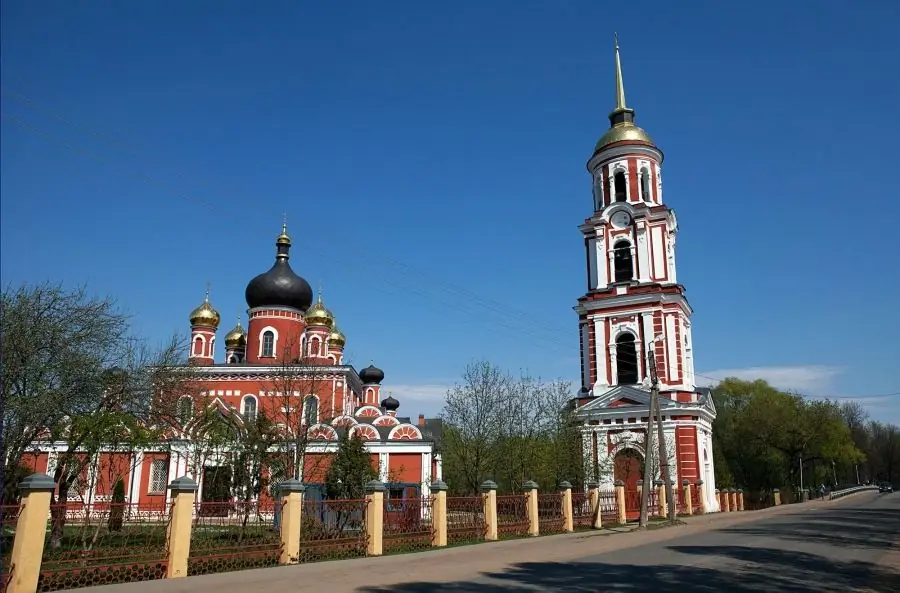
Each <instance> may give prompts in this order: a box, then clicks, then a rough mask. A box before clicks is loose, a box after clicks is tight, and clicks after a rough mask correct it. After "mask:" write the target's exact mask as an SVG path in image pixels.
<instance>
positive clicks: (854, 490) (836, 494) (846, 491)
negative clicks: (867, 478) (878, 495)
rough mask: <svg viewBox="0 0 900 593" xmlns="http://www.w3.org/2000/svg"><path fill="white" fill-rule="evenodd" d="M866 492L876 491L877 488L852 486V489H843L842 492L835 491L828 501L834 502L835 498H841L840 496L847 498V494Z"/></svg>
mask: <svg viewBox="0 0 900 593" xmlns="http://www.w3.org/2000/svg"><path fill="white" fill-rule="evenodd" d="M866 490H878V486H854V487H853V488H844V489H843V490H836V491H834V492H832V493H831V496H830V497H829V499H828V500H834V499H835V498H841V497H842V496H847V495H848V494H856V493H857V492H865V491H866Z"/></svg>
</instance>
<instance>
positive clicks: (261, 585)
mask: <svg viewBox="0 0 900 593" xmlns="http://www.w3.org/2000/svg"><path fill="white" fill-rule="evenodd" d="M850 498H852V497H846V498H843V499H840V500H841V501H843V500H847V499H850ZM837 502H839V501H837V500H836V501H819V502H818V503H817V502H810V503H806V504H802V505H800V504H795V505H783V506H779V507H770V508H768V509H762V510H759V511H744V512H740V513H714V514H709V515H699V516H695V517H683V518H682V519H681V520H682V521H684V523H685V524H684V525H678V526H669V527H657V528H651V529H648V530H636V528H635V527H634V526H633V525H628V526H616V527H613V528H610V529H604V530H602V531H582V532H576V533H568V534H563V535H551V536H545V537H538V538H527V539H518V540H509V541H500V542H490V543H480V544H472V545H467V546H458V547H453V548H446V549H443V550H432V551H427V552H418V553H413V554H398V555H394V556H382V557H380V558H359V559H355V560H335V561H330V562H319V563H314V564H302V565H295V566H283V567H276V568H263V569H255V570H243V571H236V572H226V573H217V574H211V575H203V576H197V577H188V578H184V579H173V580H159V581H145V582H141V583H126V584H120V585H106V586H101V587H94V588H91V589H90V591H91V593H151V592H153V593H157V592H158V593H244V592H251V591H257V590H262V589H267V590H278V591H284V592H288V591H289V592H297V593H304V592H313V591H315V592H316V593H320V592H321V591H322V589H323V587H327V588H328V589H329V590H330V591H334V592H335V593H337V592H341V591H354V590H356V589H357V588H358V587H362V586H370V587H371V586H390V585H395V584H398V583H401V582H408V581H410V580H428V581H430V582H440V583H446V582H453V581H458V580H459V579H463V578H468V577H474V576H477V575H478V574H480V573H482V572H488V571H495V570H498V569H500V568H502V567H504V566H507V565H510V564H514V563H520V562H529V561H541V562H560V561H566V560H572V559H575V558H581V557H584V556H589V555H593V554H601V553H604V552H608V551H611V550H619V549H627V548H632V547H636V546H641V545H644V544H649V543H654V542H660V541H666V540H669V539H674V538H677V537H683V536H687V535H692V534H695V533H701V532H704V531H709V530H712V529H718V528H722V527H730V526H732V525H739V524H742V523H747V522H752V521H758V520H760V519H764V518H766V517H770V516H777V515H781V514H787V513H791V512H797V511H801V510H805V509H810V510H812V509H813V508H814V507H815V506H821V505H825V504H834V503H837ZM73 591H83V589H82V590H73Z"/></svg>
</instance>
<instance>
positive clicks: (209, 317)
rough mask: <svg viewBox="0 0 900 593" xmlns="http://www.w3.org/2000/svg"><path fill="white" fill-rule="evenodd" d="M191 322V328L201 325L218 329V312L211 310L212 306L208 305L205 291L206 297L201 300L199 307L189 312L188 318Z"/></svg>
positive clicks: (207, 296)
mask: <svg viewBox="0 0 900 593" xmlns="http://www.w3.org/2000/svg"><path fill="white" fill-rule="evenodd" d="M189 319H190V321H191V326H195V325H202V326H203V327H211V328H213V329H216V328H217V327H219V321H221V319H222V318H221V317H219V312H218V311H216V310H215V309H213V306H212V305H210V304H209V291H208V290H207V291H206V297H205V298H204V299H203V302H202V303H201V304H200V306H199V307H197V308H196V309H194V310H193V311H191V315H190V317H189Z"/></svg>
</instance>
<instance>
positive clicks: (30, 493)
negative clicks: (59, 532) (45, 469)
mask: <svg viewBox="0 0 900 593" xmlns="http://www.w3.org/2000/svg"><path fill="white" fill-rule="evenodd" d="M55 489H56V483H55V482H54V481H53V478H51V477H50V476H48V475H47V474H40V473H35V474H31V475H30V476H28V477H27V478H25V479H24V480H22V482H21V483H20V484H19V492H21V494H22V500H21V502H20V503H19V517H18V519H16V538H15V540H13V547H12V554H11V555H10V558H9V572H10V575H9V576H10V581H9V585H8V588H7V589H6V590H7V591H8V592H9V593H34V592H35V591H37V586H38V579H39V578H40V575H41V561H42V560H43V556H44V539H45V538H46V537H47V517H49V516H50V499H51V496H52V494H53V491H54V490H55Z"/></svg>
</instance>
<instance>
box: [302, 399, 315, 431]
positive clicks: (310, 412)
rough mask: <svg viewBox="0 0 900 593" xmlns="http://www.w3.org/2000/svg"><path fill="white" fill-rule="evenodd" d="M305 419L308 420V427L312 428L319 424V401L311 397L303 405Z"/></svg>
mask: <svg viewBox="0 0 900 593" xmlns="http://www.w3.org/2000/svg"><path fill="white" fill-rule="evenodd" d="M303 417H304V418H305V419H306V425H307V426H312V425H313V424H318V423H319V399H318V398H317V397H316V396H314V395H310V396H309V397H307V398H306V401H305V402H304V403H303Z"/></svg>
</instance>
